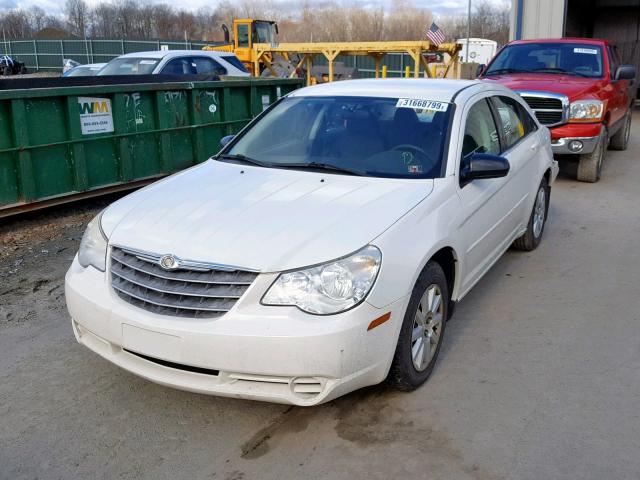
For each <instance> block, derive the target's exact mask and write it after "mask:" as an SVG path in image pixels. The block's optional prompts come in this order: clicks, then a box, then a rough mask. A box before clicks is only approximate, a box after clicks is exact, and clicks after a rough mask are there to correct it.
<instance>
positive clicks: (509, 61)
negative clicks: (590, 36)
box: [485, 43, 604, 78]
mask: <svg viewBox="0 0 640 480" xmlns="http://www.w3.org/2000/svg"><path fill="white" fill-rule="evenodd" d="M519 72H523V73H551V74H554V73H556V74H565V75H575V76H578V77H588V78H600V77H602V76H603V73H604V70H603V63H602V49H601V48H600V47H599V46H598V45H591V44H584V43H523V44H519V45H508V46H507V47H505V48H504V49H502V50H501V51H500V53H498V55H497V56H496V58H495V60H494V61H493V62H491V65H489V68H488V69H487V72H486V73H485V76H491V75H501V74H505V73H519Z"/></svg>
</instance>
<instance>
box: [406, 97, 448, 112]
mask: <svg viewBox="0 0 640 480" xmlns="http://www.w3.org/2000/svg"><path fill="white" fill-rule="evenodd" d="M396 108H421V109H422V110H434V111H436V112H446V111H447V108H449V104H448V103H444V102H435V101H433V100H419V99H415V98H399V99H398V103H396Z"/></svg>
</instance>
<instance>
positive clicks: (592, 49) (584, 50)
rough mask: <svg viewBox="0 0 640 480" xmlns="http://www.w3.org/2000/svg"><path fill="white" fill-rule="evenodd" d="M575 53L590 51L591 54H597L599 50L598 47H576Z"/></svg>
mask: <svg viewBox="0 0 640 480" xmlns="http://www.w3.org/2000/svg"><path fill="white" fill-rule="evenodd" d="M573 53H588V54H589V55H597V54H598V50H597V49H596V48H574V49H573Z"/></svg>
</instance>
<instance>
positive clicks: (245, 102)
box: [0, 79, 302, 217]
mask: <svg viewBox="0 0 640 480" xmlns="http://www.w3.org/2000/svg"><path fill="white" fill-rule="evenodd" d="M301 86H302V81H301V80H297V79H293V80H290V79H251V80H227V81H217V82H186V83H170V84H167V83H162V84H142V85H140V84H138V85H110V86H97V87H96V86H89V87H65V88H42V89H31V90H6V91H0V217H4V216H7V215H11V214H14V213H18V212H21V211H25V210H30V209H34V208H39V207H43V206H48V205H51V204H54V203H60V202H65V201H70V200H73V199H77V198H82V197H87V196H92V195H100V194H103V193H106V192H111V191H115V190H122V189H128V188H135V187H137V186H140V185H143V184H145V183H150V182H152V181H153V180H155V179H157V178H159V177H161V176H164V175H167V174H170V173H173V172H176V171H178V170H181V169H183V168H186V167H189V166H191V165H194V164H196V163H199V162H202V161H204V160H206V159H207V158H209V157H210V156H211V155H213V154H215V153H216V152H217V151H218V150H219V141H220V139H221V138H222V137H223V136H225V135H230V134H233V133H236V132H238V131H239V130H240V129H241V128H242V127H244V126H245V125H246V124H247V123H248V122H249V121H250V120H251V119H252V118H253V117H254V116H256V115H257V114H259V113H260V112H262V111H263V109H265V108H266V107H267V106H268V105H269V104H271V103H272V102H274V101H275V100H276V99H278V98H279V97H281V96H283V95H286V94H287V93H289V92H291V91H292V90H294V89H296V88H299V87H301Z"/></svg>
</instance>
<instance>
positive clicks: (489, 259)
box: [66, 79, 557, 405]
mask: <svg viewBox="0 0 640 480" xmlns="http://www.w3.org/2000/svg"><path fill="white" fill-rule="evenodd" d="M222 140H223V141H222V142H221V144H223V145H224V146H223V148H222V150H221V152H220V153H219V154H218V155H217V156H215V157H214V158H212V159H210V160H209V161H207V162H205V163H203V164H201V165H198V166H196V167H194V168H191V169H189V170H186V171H183V172H181V173H178V174H175V175H173V176H171V177H169V178H167V179H165V180H163V181H160V182H157V183H155V184H153V185H151V186H149V187H147V188H144V189H142V190H139V191H137V192H135V193H133V194H131V195H129V196H127V197H125V198H122V199H121V200H119V201H117V202H115V203H114V204H112V205H111V206H110V207H108V208H107V209H106V210H104V211H103V212H102V213H101V214H100V215H98V216H97V217H96V218H95V219H94V220H93V221H92V222H91V223H90V224H89V226H88V228H87V231H86V233H85V235H84V237H83V239H82V242H81V245H80V250H79V252H78V255H77V256H76V258H75V259H74V261H73V264H72V266H71V268H70V269H69V272H68V273H67V276H66V298H67V304H68V308H69V312H70V314H71V317H72V325H73V331H74V333H75V336H76V338H77V339H78V341H79V342H80V343H82V344H83V345H85V346H87V347H88V348H90V349H91V350H93V351H94V352H96V353H98V354H99V355H102V356H103V357H104V358H106V359H107V360H109V361H111V362H113V363H115V364H116V365H119V366H120V367H122V368H124V369H126V370H128V371H130V372H133V373H135V374H137V375H140V376H142V377H144V378H147V379H149V380H152V381H154V382H158V383H160V384H163V385H168V386H171V387H176V388H180V389H185V390H190V391H194V392H200V393H207V394H213V395H223V396H229V397H240V398H249V399H258V400H267V401H272V402H282V403H290V404H297V405H314V404H318V403H322V402H326V401H328V400H331V399H333V398H336V397H338V396H340V395H343V394H345V393H347V392H350V391H353V390H355V389H358V388H361V387H364V386H366V385H372V384H377V383H379V382H382V381H385V380H386V381H387V382H389V383H390V384H392V385H394V386H396V387H398V388H400V389H404V390H412V389H415V388H417V387H418V386H420V385H421V384H422V383H423V382H424V381H425V380H426V379H427V377H429V375H430V373H431V372H432V370H433V368H434V364H435V362H436V358H437V356H438V351H439V350H440V347H441V345H442V342H443V338H444V333H445V327H446V321H447V319H448V318H449V317H450V316H451V314H452V311H453V307H454V305H455V302H457V301H459V300H460V299H462V298H463V297H464V296H465V295H466V294H467V293H468V292H469V290H470V289H471V288H472V287H473V286H474V285H475V284H476V283H477V282H478V281H479V280H480V279H481V278H482V276H483V275H484V274H485V273H486V272H487V271H488V270H489V269H490V268H491V266H492V265H493V264H494V263H495V262H496V260H498V259H499V258H500V256H501V255H502V254H503V253H504V252H505V251H506V250H507V249H508V248H509V247H510V246H511V245H513V246H515V247H516V248H518V249H522V250H533V249H534V248H536V246H537V245H538V243H539V242H540V239H541V236H542V234H543V230H544V225H545V220H546V218H547V211H548V206H549V193H550V188H551V184H552V183H553V181H554V179H555V176H556V174H557V164H556V163H555V162H554V161H553V157H552V153H551V145H550V137H549V131H548V130H547V128H546V127H544V126H541V125H540V124H539V123H538V122H537V121H536V119H535V117H534V116H533V115H532V114H531V111H530V110H529V109H528V107H527V105H526V104H525V103H524V102H523V101H522V100H521V99H520V98H519V97H518V96H517V95H515V94H514V93H513V92H511V91H510V90H508V89H506V88H504V87H501V86H499V85H487V84H483V83H479V82H473V81H450V80H408V79H399V80H356V81H345V82H337V83H330V84H324V85H319V86H315V87H309V88H304V89H301V90H297V91H295V92H293V93H291V94H290V95H288V96H287V97H285V98H283V99H281V100H280V101H278V102H277V103H276V104H274V105H273V106H271V107H270V108H269V109H268V110H267V111H266V112H264V113H263V114H262V115H261V116H259V117H258V118H257V119H256V120H254V121H253V122H252V123H251V124H250V125H249V126H248V127H247V128H245V129H244V130H243V131H242V132H241V133H239V134H238V135H237V136H235V137H233V138H227V137H225V138H224V139H222Z"/></svg>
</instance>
